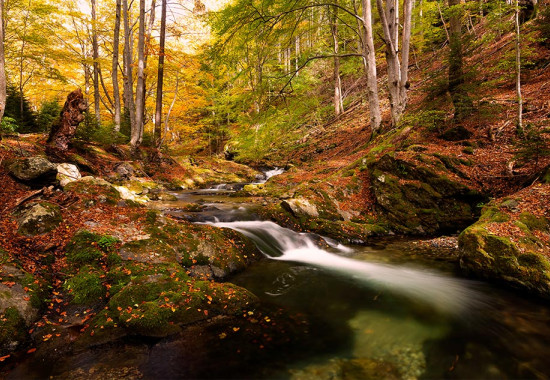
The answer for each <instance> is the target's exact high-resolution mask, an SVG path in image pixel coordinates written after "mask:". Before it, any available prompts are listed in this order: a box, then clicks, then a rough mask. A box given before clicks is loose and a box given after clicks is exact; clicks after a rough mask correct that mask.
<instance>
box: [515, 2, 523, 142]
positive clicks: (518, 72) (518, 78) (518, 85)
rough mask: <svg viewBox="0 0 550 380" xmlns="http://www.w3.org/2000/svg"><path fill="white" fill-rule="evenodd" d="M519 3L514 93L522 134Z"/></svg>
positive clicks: (519, 127)
mask: <svg viewBox="0 0 550 380" xmlns="http://www.w3.org/2000/svg"><path fill="white" fill-rule="evenodd" d="M519 12H520V9H519V1H518V0H516V6H515V13H516V14H515V19H516V20H515V21H516V93H517V97H518V131H519V132H521V133H522V134H523V98H522V97H521V39H520V34H519Z"/></svg>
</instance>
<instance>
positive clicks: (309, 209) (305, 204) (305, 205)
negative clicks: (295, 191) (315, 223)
mask: <svg viewBox="0 0 550 380" xmlns="http://www.w3.org/2000/svg"><path fill="white" fill-rule="evenodd" d="M281 207H282V208H283V209H285V210H286V211H288V212H290V213H291V214H292V215H294V216H299V215H306V216H309V217H312V218H317V217H318V216H319V211H317V207H315V205H314V204H311V203H310V202H309V201H308V200H307V199H305V198H295V199H287V200H285V201H282V202H281Z"/></svg>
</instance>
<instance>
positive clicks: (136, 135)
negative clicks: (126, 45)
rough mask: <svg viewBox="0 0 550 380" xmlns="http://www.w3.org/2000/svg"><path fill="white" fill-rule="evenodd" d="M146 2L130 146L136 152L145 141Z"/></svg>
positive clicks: (141, 17)
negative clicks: (143, 140) (134, 123)
mask: <svg viewBox="0 0 550 380" xmlns="http://www.w3.org/2000/svg"><path fill="white" fill-rule="evenodd" d="M144 95H145V0H140V1H139V32H138V72H137V87H136V116H135V119H136V125H135V128H132V135H131V137H130V145H131V146H132V150H134V151H135V150H136V149H137V148H138V147H139V145H140V144H141V142H142V139H143V125H144V111H145V97H144Z"/></svg>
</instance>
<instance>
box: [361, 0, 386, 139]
mask: <svg viewBox="0 0 550 380" xmlns="http://www.w3.org/2000/svg"><path fill="white" fill-rule="evenodd" d="M362 6H363V28H364V34H363V56H364V62H365V70H366V73H367V95H368V99H369V112H370V123H371V129H372V130H373V131H374V132H376V131H378V130H379V129H380V124H381V123H382V116H381V115H380V100H379V98H378V81H377V74H376V51H375V50H374V38H373V33H372V8H371V0H362Z"/></svg>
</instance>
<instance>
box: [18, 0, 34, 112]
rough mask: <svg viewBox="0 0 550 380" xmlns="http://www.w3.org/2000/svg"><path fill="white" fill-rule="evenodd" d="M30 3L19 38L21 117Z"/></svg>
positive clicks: (30, 0) (30, 1)
mask: <svg viewBox="0 0 550 380" xmlns="http://www.w3.org/2000/svg"><path fill="white" fill-rule="evenodd" d="M31 3H32V0H29V4H28V6H27V13H26V15H25V21H24V23H23V33H22V37H21V49H20V51H19V95H20V101H19V115H20V116H21V117H23V111H24V99H23V87H24V86H25V85H24V83H23V68H24V63H25V47H26V42H27V25H28V23H29V15H30V12H31Z"/></svg>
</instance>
